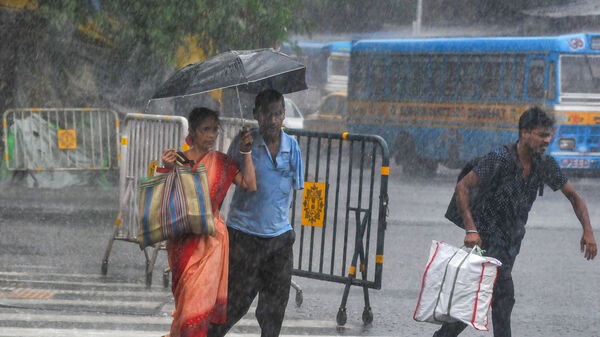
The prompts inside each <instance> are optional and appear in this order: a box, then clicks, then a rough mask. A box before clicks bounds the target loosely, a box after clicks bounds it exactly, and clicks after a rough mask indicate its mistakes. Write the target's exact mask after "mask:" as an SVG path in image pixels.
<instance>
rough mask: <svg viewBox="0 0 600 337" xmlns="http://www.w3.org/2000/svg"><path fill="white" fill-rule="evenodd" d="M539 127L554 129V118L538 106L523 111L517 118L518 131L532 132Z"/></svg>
mask: <svg viewBox="0 0 600 337" xmlns="http://www.w3.org/2000/svg"><path fill="white" fill-rule="evenodd" d="M539 127H543V128H551V127H554V118H553V117H552V116H551V115H549V114H547V113H546V111H544V110H543V109H542V108H540V107H539V106H534V107H531V108H529V109H527V110H525V112H523V114H522V115H521V117H520V118H519V130H533V129H535V128H539Z"/></svg>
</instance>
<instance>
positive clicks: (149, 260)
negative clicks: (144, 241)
mask: <svg viewBox="0 0 600 337" xmlns="http://www.w3.org/2000/svg"><path fill="white" fill-rule="evenodd" d="M160 245H161V244H160V243H159V244H157V245H155V246H154V247H153V248H152V257H149V256H148V250H147V249H144V254H145V255H146V286H147V287H150V286H151V285H152V272H153V271H154V264H155V263H156V258H157V257H158V252H159V251H160V250H161V247H160Z"/></svg>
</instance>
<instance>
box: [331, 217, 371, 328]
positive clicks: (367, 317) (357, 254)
mask: <svg viewBox="0 0 600 337" xmlns="http://www.w3.org/2000/svg"><path fill="white" fill-rule="evenodd" d="M354 211H355V212H356V222H357V228H356V239H355V242H354V254H353V255H352V263H351V265H350V270H349V271H348V280H347V281H346V287H345V288H344V294H343V296H342V303H341V304H340V308H339V310H338V314H337V317H336V321H337V324H338V325H345V324H346V322H347V320H348V315H347V313H346V302H347V300H348V295H349V293H350V286H352V281H353V280H354V279H355V278H356V265H357V263H358V259H359V258H360V270H361V275H362V278H363V280H366V276H367V274H366V273H367V270H366V269H367V262H366V259H365V254H364V248H363V244H362V242H363V237H364V234H365V229H366V227H367V223H366V222H367V219H368V217H369V211H368V210H366V211H367V212H366V214H365V217H364V218H363V220H362V221H360V211H361V210H360V209H354ZM363 211H365V210H363ZM363 294H364V299H365V308H364V310H363V314H362V319H363V323H364V324H371V323H372V322H373V312H372V311H371V306H370V301H369V290H368V288H367V286H366V285H364V286H363Z"/></svg>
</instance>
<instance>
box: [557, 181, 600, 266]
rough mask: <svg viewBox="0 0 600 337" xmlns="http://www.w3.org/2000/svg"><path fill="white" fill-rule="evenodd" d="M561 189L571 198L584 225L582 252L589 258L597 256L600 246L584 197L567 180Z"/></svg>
mask: <svg viewBox="0 0 600 337" xmlns="http://www.w3.org/2000/svg"><path fill="white" fill-rule="evenodd" d="M560 190H561V191H562V192H563V194H564V195H565V197H567V199H569V201H570V202H571V205H572V206H573V211H575V215H577V219H579V222H580V223H581V226H582V227H583V235H582V236H581V242H580V245H581V252H582V253H584V257H585V258H586V259H588V260H591V259H593V258H594V257H596V254H597V253H598V247H597V245H596V239H595V238H594V231H593V230H592V225H591V223H590V216H589V214H588V209H587V205H586V203H585V201H584V200H583V198H582V197H581V196H580V195H579V193H577V191H575V187H574V186H573V184H571V182H569V181H567V182H566V183H565V184H564V185H563V186H562V187H561V188H560Z"/></svg>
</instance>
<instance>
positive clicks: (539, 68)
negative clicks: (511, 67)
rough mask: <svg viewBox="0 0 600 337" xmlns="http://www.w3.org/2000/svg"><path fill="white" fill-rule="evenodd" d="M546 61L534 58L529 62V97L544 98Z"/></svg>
mask: <svg viewBox="0 0 600 337" xmlns="http://www.w3.org/2000/svg"><path fill="white" fill-rule="evenodd" d="M545 67H546V61H544V60H543V59H533V60H531V61H530V62H529V69H528V70H529V77H528V78H527V97H529V98H544V69H545Z"/></svg>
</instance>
